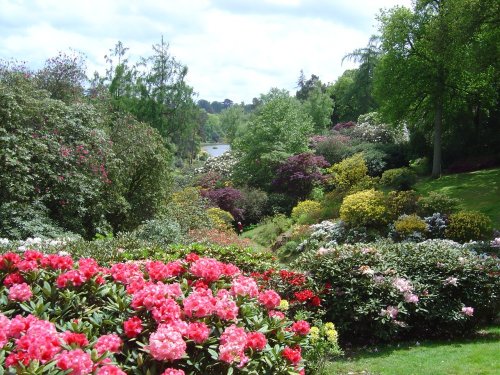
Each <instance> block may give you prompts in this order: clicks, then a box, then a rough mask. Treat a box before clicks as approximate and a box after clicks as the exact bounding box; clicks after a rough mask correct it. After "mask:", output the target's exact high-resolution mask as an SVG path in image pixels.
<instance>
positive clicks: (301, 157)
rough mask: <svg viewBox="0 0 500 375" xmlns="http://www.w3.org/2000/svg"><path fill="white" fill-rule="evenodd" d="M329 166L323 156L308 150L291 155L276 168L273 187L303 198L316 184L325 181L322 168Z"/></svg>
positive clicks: (298, 198)
mask: <svg viewBox="0 0 500 375" xmlns="http://www.w3.org/2000/svg"><path fill="white" fill-rule="evenodd" d="M329 166H330V164H329V163H328V162H327V161H326V160H325V158H324V157H323V156H316V155H314V154H311V153H308V152H304V153H302V154H298V155H293V156H290V157H289V158H287V159H286V160H285V161H284V162H283V163H281V165H280V166H279V167H278V169H277V170H276V178H275V179H274V180H273V183H272V184H273V187H274V189H275V190H276V191H278V192H281V193H285V194H288V195H290V196H292V197H294V198H296V200H303V199H305V198H307V196H308V195H309V194H310V193H311V191H312V189H313V187H314V186H315V185H316V184H319V183H321V182H324V181H325V177H324V176H323V174H322V173H321V169H323V168H327V167H329Z"/></svg>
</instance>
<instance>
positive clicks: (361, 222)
mask: <svg viewBox="0 0 500 375" xmlns="http://www.w3.org/2000/svg"><path fill="white" fill-rule="evenodd" d="M340 218H341V219H342V220H343V221H345V222H346V223H347V224H349V225H351V226H373V225H375V226H377V225H380V224H384V223H386V221H387V208H386V206H385V197H384V193H382V192H380V191H376V190H374V189H371V190H364V191H360V192H357V193H354V194H351V195H348V196H346V197H345V198H344V201H343V202H342V206H340Z"/></svg>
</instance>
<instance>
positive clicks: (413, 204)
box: [387, 190, 417, 218]
mask: <svg viewBox="0 0 500 375" xmlns="http://www.w3.org/2000/svg"><path fill="white" fill-rule="evenodd" d="M387 209H388V210H389V215H390V216H391V217H392V218H398V217H400V216H401V215H405V214H406V215H409V214H413V213H415V212H416V211H417V193H416V192H415V191H413V190H405V191H391V192H389V194H387Z"/></svg>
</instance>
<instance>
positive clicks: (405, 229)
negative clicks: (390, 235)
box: [394, 214, 427, 239]
mask: <svg viewBox="0 0 500 375" xmlns="http://www.w3.org/2000/svg"><path fill="white" fill-rule="evenodd" d="M394 229H395V230H396V233H397V234H398V236H399V237H400V238H403V239H405V238H408V237H411V236H412V235H414V234H415V233H417V234H423V233H425V232H426V231H427V224H426V222H425V220H424V219H422V218H420V217H418V216H417V215H415V214H412V215H402V216H400V217H399V219H397V220H396V221H395V222H394Z"/></svg>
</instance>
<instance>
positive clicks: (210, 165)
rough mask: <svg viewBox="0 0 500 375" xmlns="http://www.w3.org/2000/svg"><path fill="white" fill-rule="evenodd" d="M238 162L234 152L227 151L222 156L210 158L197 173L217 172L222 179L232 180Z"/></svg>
mask: <svg viewBox="0 0 500 375" xmlns="http://www.w3.org/2000/svg"><path fill="white" fill-rule="evenodd" d="M237 161H238V158H237V157H236V155H235V154H234V152H232V151H226V152H224V153H223V154H222V155H221V156H217V157H213V158H208V159H207V161H206V162H205V164H204V165H203V167H201V168H197V169H196V170H195V172H196V173H200V174H201V173H208V172H215V173H218V174H220V175H221V176H222V177H226V178H230V177H231V174H232V172H233V167H234V165H235V164H236V162H237Z"/></svg>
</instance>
